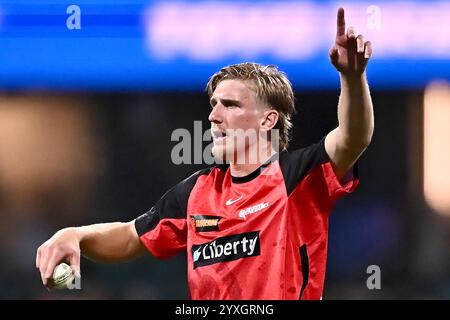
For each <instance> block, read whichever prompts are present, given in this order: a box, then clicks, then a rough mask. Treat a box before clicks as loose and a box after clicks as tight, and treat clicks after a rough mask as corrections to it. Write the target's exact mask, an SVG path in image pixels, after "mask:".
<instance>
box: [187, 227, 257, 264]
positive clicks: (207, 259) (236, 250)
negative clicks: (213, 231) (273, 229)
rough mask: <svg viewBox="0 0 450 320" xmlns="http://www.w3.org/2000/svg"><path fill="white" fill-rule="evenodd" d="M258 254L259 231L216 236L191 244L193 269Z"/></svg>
mask: <svg viewBox="0 0 450 320" xmlns="http://www.w3.org/2000/svg"><path fill="white" fill-rule="evenodd" d="M259 255H260V243H259V231H254V232H247V233H241V234H235V235H232V236H227V237H221V238H217V239H215V240H214V241H211V242H207V243H203V244H200V245H193V246H192V261H193V263H194V269H195V268H197V267H202V266H207V265H210V264H214V263H218V262H225V261H233V260H238V259H242V258H249V257H255V256H259Z"/></svg>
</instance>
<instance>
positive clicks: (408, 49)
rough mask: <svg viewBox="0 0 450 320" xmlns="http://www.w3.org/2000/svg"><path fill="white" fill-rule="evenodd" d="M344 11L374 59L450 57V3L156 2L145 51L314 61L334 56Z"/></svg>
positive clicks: (149, 15) (203, 58)
mask: <svg viewBox="0 0 450 320" xmlns="http://www.w3.org/2000/svg"><path fill="white" fill-rule="evenodd" d="M338 6H343V7H345V10H346V19H347V20H348V21H351V23H352V25H354V26H358V28H357V30H356V32H357V33H358V34H359V33H361V34H364V35H365V37H366V38H367V39H370V40H371V41H372V43H373V44H374V45H375V48H376V58H381V59H383V58H407V59H415V58H433V59H444V58H450V41H448V39H450V28H445V27H444V26H445V25H447V24H448V21H450V3H448V2H445V1H437V2H432V4H430V3H429V2H425V1H413V2H405V1H383V2H377V3H376V5H373V4H372V5H371V4H369V3H367V2H364V1H363V2H346V3H333V2H325V3H320V2H317V1H305V2H292V1H281V2H275V1H269V2H254V3H252V2H240V1H236V2H234V1H222V2H208V1H199V2H187V1H185V2H182V1H176V2H169V1H167V2H166V1H164V2H155V3H152V4H151V5H150V6H149V7H148V11H147V14H146V15H145V16H146V18H145V19H144V21H145V30H146V42H147V47H148V51H149V53H150V55H152V56H155V57H157V58H159V59H161V60H171V59H176V58H180V57H182V58H187V59H190V60H194V61H204V62H208V61H214V60H217V59H224V58H229V57H233V56H237V55H238V56H240V57H242V58H247V59H254V58H258V57H261V56H263V55H271V56H273V57H276V58H278V59H281V60H286V61H289V60H305V59H310V58H312V57H314V56H316V55H318V54H320V53H321V52H328V49H329V46H330V43H331V41H332V40H333V37H334V28H333V26H334V23H335V18H334V16H335V12H336V9H337V7H338Z"/></svg>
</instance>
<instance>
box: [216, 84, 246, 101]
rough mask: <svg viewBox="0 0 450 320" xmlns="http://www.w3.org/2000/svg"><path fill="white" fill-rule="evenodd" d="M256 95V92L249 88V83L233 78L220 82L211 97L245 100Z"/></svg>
mask: <svg viewBox="0 0 450 320" xmlns="http://www.w3.org/2000/svg"><path fill="white" fill-rule="evenodd" d="M254 97H255V93H254V92H253V90H251V89H250V88H249V85H248V83H245V82H244V81H242V80H236V79H232V80H223V81H221V82H219V84H218V85H217V87H216V89H215V90H214V92H213V95H212V97H211V98H216V99H232V100H238V101H244V100H250V99H253V98H254Z"/></svg>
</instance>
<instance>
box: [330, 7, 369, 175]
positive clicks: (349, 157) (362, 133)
mask: <svg viewBox="0 0 450 320" xmlns="http://www.w3.org/2000/svg"><path fill="white" fill-rule="evenodd" d="M371 54H372V45H371V43H370V42H369V41H368V42H364V37H363V36H362V35H358V36H357V37H356V36H355V33H354V30H353V27H350V28H348V30H347V34H345V20H344V10H343V9H339V11H338V18H337V34H336V43H335V45H334V47H333V48H332V49H331V50H330V60H331V62H332V64H333V65H334V66H335V67H336V69H337V70H338V71H339V73H340V79H341V95H340V98H339V104H338V120H339V126H338V127H337V128H336V129H334V130H333V131H331V132H330V133H329V134H328V135H327V137H326V139H325V149H326V151H327V154H328V155H329V157H330V159H331V162H332V163H333V167H334V170H335V172H336V175H337V176H338V178H339V179H342V178H343V177H344V175H345V174H346V173H347V172H348V170H349V169H350V168H351V167H352V166H353V165H354V164H355V162H356V160H357V159H358V158H359V157H360V156H361V154H362V153H363V151H364V150H365V149H366V148H367V146H368V145H369V144H370V141H371V139H372V134H373V129H374V116H373V106H372V99H371V97H370V92H369V86H368V84H367V79H366V73H365V68H366V65H367V63H368V61H369V58H370V56H371Z"/></svg>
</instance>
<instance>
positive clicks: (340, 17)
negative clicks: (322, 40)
mask: <svg viewBox="0 0 450 320" xmlns="http://www.w3.org/2000/svg"><path fill="white" fill-rule="evenodd" d="M343 35H345V17H344V8H339V9H338V12H337V32H336V37H339V36H343Z"/></svg>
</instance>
